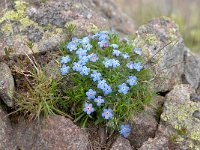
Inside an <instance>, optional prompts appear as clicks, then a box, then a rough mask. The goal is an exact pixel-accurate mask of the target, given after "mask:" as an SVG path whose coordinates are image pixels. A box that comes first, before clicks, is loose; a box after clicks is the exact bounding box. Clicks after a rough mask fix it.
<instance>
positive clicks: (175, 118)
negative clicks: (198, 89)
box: [161, 85, 200, 147]
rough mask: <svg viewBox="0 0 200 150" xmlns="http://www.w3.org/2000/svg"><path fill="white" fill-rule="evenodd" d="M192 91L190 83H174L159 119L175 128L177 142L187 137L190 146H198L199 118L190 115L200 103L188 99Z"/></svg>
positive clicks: (185, 139) (199, 134) (199, 137)
mask: <svg viewBox="0 0 200 150" xmlns="http://www.w3.org/2000/svg"><path fill="white" fill-rule="evenodd" d="M194 92H195V90H194V89H193V88H192V87H191V86H190V85H176V86H175V87H174V89H173V90H172V91H171V92H170V93H169V94H168V95H167V100H166V102H165V104H164V110H163V113H162V115H161V119H162V121H164V122H165V123H167V124H168V125H170V126H171V127H172V128H174V129H175V130H177V133H176V134H177V137H178V138H177V139H179V140H177V142H178V143H180V144H181V143H182V142H185V141H187V140H188V139H189V141H190V142H189V143H191V144H190V146H191V145H194V147H195V146H197V147H198V146H199V147H200V128H199V127H200V120H199V119H197V118H195V117H193V115H192V114H193V113H194V112H195V111H196V110H199V108H200V104H199V103H196V102H193V101H191V100H190V95H191V94H192V93H194ZM180 139H182V140H180ZM188 147H189V145H188Z"/></svg>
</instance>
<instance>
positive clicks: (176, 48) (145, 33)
mask: <svg viewBox="0 0 200 150" xmlns="http://www.w3.org/2000/svg"><path fill="white" fill-rule="evenodd" d="M134 45H135V46H136V47H141V48H142V49H143V53H144V55H145V57H146V59H147V60H146V61H147V63H146V65H147V66H150V67H151V68H152V70H153V71H154V73H155V78H154V83H155V88H156V89H157V91H169V90H171V89H172V88H173V86H174V85H176V84H178V83H181V82H182V80H181V76H182V75H183V71H184V69H183V68H184V63H183V58H184V44H183V39H182V38H181V36H180V33H179V31H178V28H177V26H176V24H175V23H174V22H173V21H172V20H170V19H169V18H166V17H163V18H159V19H154V20H152V21H150V22H149V23H148V24H146V25H143V26H141V27H140V28H139V30H138V31H137V37H136V39H135V41H134ZM152 66H153V67H152Z"/></svg>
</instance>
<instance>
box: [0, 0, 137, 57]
mask: <svg viewBox="0 0 200 150" xmlns="http://www.w3.org/2000/svg"><path fill="white" fill-rule="evenodd" d="M69 25H74V26H76V30H75V32H74V34H77V35H79V36H80V35H82V34H86V33H87V34H88V33H90V32H94V31H97V30H99V29H102V28H103V29H109V28H110V27H112V28H114V29H116V30H117V31H120V32H121V33H125V34H130V33H132V32H134V31H135V29H134V25H133V21H132V20H131V19H130V18H128V17H127V16H126V15H125V14H123V13H122V12H121V11H120V10H119V9H118V8H117V7H116V5H115V2H114V1H111V0H103V1H98V0H84V2H83V1H80V0H68V1H66V0H58V1H54V0H48V1H46V2H45V3H44V4H40V3H38V0H33V1H29V0H27V2H23V1H21V0H17V1H15V4H14V9H10V10H8V11H7V12H5V13H4V15H3V16H2V17H1V18H0V37H1V38H0V39H1V40H0V57H3V56H13V55H20V54H22V55H24V54H25V53H27V54H32V53H38V52H43V51H48V50H54V49H57V48H58V46H59V44H60V42H61V41H64V40H65V38H66V34H65V33H66V32H67V31H69V30H71V29H72V28H70V29H69Z"/></svg>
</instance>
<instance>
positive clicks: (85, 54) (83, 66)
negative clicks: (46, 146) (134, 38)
mask: <svg viewBox="0 0 200 150" xmlns="http://www.w3.org/2000/svg"><path fill="white" fill-rule="evenodd" d="M109 39H110V37H109V33H108V32H107V31H101V32H97V33H96V34H94V35H92V36H89V37H83V38H82V39H78V38H72V41H71V42H69V43H68V44H67V45H66V48H67V49H68V50H69V52H70V53H74V54H75V55H76V56H77V58H75V59H73V60H71V58H70V56H68V55H67V56H63V57H62V58H61V61H60V62H61V69H60V71H61V74H62V75H66V74H68V73H69V72H70V70H71V71H75V72H79V73H80V75H82V76H89V77H90V78H91V79H92V80H93V82H94V83H95V84H96V85H97V87H96V88H97V89H100V90H101V91H102V92H103V94H104V96H106V95H108V94H110V93H112V92H113V89H115V87H113V89H112V87H111V86H110V85H109V84H108V83H107V81H106V80H105V79H103V78H102V77H104V76H103V75H102V74H101V73H100V72H98V71H97V70H93V69H91V68H89V67H88V65H87V64H88V63H89V62H92V63H96V62H97V61H98V62H99V63H103V65H104V67H105V68H111V69H112V68H117V67H119V66H120V65H121V64H120V61H119V60H117V58H119V57H122V58H123V59H127V60H126V62H127V61H128V63H127V64H126V67H127V68H129V69H131V70H132V69H135V70H137V71H138V72H139V71H141V70H142V69H143V66H142V64H141V62H132V61H129V60H128V59H129V58H130V56H129V54H128V53H123V52H122V51H120V50H119V49H120V46H119V45H117V44H112V43H109ZM91 40H97V41H98V42H97V44H98V46H99V48H100V49H102V50H104V49H105V48H107V47H110V48H112V49H113V50H112V55H113V57H114V58H111V59H109V58H106V57H104V58H103V60H102V59H99V57H100V56H98V54H96V53H93V52H90V51H91V50H92V49H94V48H93V45H92V44H91ZM124 40H126V42H128V39H124ZM133 53H135V54H136V55H142V51H141V49H140V48H134V49H133ZM74 54H73V56H74ZM100 60H102V62H100ZM70 62H71V64H70V65H69V63H70ZM104 78H105V77H104ZM137 83H138V82H137V77H136V76H132V75H130V76H129V77H128V79H127V80H126V82H125V83H122V84H121V85H118V86H117V88H118V92H119V93H120V94H127V93H128V91H129V89H130V87H131V86H134V85H136V84H137ZM97 93H99V92H96V91H95V90H93V89H89V90H88V91H87V92H86V96H87V102H85V105H84V108H83V111H84V112H85V113H87V114H88V115H90V114H92V113H93V112H94V111H95V107H94V106H95V105H96V106H98V107H100V106H101V105H102V104H104V103H105V100H104V98H103V97H102V96H100V95H97ZM92 100H93V101H92ZM101 116H102V117H103V118H104V119H106V120H108V119H111V118H112V117H113V111H112V109H110V108H104V109H103V110H102V114H101ZM120 129H121V130H120V133H121V134H122V135H123V136H124V137H127V135H128V134H129V133H130V126H129V125H122V126H121V128H120Z"/></svg>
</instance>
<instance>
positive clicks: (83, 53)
mask: <svg viewBox="0 0 200 150" xmlns="http://www.w3.org/2000/svg"><path fill="white" fill-rule="evenodd" d="M76 54H77V55H78V57H79V59H80V58H81V57H83V56H86V55H87V50H84V49H82V48H79V49H78V50H77V51H76Z"/></svg>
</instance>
